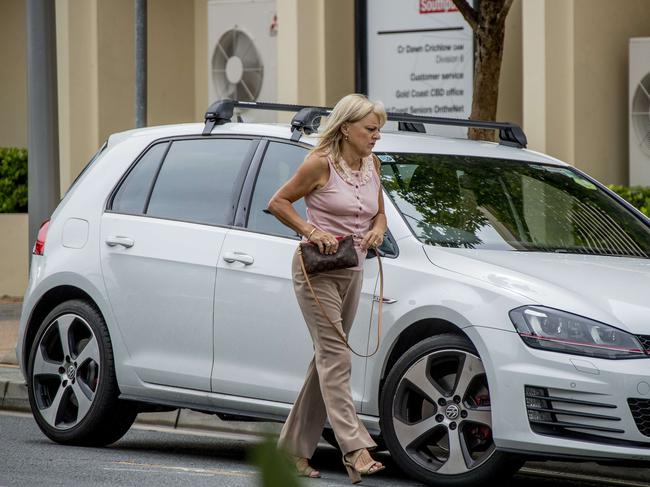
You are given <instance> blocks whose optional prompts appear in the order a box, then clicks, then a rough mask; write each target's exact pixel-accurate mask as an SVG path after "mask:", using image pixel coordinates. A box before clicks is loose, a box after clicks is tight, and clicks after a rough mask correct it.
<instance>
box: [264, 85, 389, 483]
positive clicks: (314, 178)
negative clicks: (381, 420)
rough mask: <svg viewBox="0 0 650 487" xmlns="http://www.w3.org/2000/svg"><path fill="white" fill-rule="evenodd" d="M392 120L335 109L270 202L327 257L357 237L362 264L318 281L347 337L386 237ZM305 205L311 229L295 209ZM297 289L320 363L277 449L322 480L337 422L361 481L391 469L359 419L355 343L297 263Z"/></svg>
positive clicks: (378, 110)
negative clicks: (382, 166)
mask: <svg viewBox="0 0 650 487" xmlns="http://www.w3.org/2000/svg"><path fill="white" fill-rule="evenodd" d="M385 122H386V112H385V110H384V108H383V106H382V105H381V104H378V103H373V102H371V101H369V100H368V99H367V98H366V97H365V96H363V95H357V94H352V95H347V96H345V97H344V98H342V99H341V100H340V101H339V102H338V103H337V104H336V106H335V107H334V109H333V110H332V113H331V114H330V116H329V117H328V120H327V124H326V126H325V128H324V130H323V133H322V136H321V139H320V142H319V143H318V145H317V146H316V147H315V148H314V149H313V150H312V151H311V152H310V153H309V154H308V156H307V157H306V158H305V160H304V162H303V163H302V164H301V165H300V167H299V168H298V169H297V171H296V173H295V174H294V175H293V177H292V178H291V179H289V181H287V182H286V183H285V184H284V186H282V187H281V188H280V189H279V190H278V191H277V192H276V193H275V195H274V196H273V198H271V201H270V202H269V206H268V207H269V210H270V211H271V213H273V214H274V215H275V216H276V217H277V218H278V219H279V220H280V221H281V222H282V223H284V224H285V225H287V226H289V227H291V228H292V229H294V230H295V231H296V232H298V233H299V234H300V235H303V236H304V238H305V239H306V240H309V241H310V242H313V243H314V244H315V245H317V246H318V249H319V251H320V252H321V253H325V254H334V253H336V251H337V250H338V241H337V239H336V237H339V236H345V235H350V234H352V235H354V243H355V249H356V251H357V254H358V257H359V265H358V266H357V267H353V268H348V269H338V270H335V271H329V272H323V273H319V274H315V275H313V276H310V280H311V284H312V286H313V288H314V291H315V293H316V294H317V296H318V298H319V300H320V301H321V304H322V305H323V307H324V308H325V310H326V313H327V316H328V317H329V319H330V320H331V321H332V323H334V324H335V325H336V326H337V327H340V328H339V330H340V331H342V332H343V333H344V334H345V335H346V336H347V333H348V332H349V330H350V327H351V326H352V323H353V321H354V316H355V314H356V310H357V305H358V303H359V295H360V293H361V284H362V272H363V263H364V261H365V258H366V252H367V249H368V248H369V247H374V246H377V245H379V244H381V242H382V241H383V238H384V233H385V231H386V216H385V215H384V200H383V196H382V192H381V183H380V179H379V161H378V159H377V158H376V156H374V155H373V154H372V149H373V147H374V145H375V143H376V142H377V140H379V138H380V135H379V129H380V128H381V127H382V126H383V125H384V123H385ZM303 197H304V198H305V203H306V205H307V221H305V220H303V219H302V218H301V217H300V216H299V215H298V213H297V212H296V210H295V209H294V208H293V206H292V203H293V202H295V201H297V200H299V199H300V198H303ZM292 276H293V285H294V290H295V293H296V297H297V299H298V304H299V305H300V309H301V310H302V313H303V316H304V318H305V321H306V323H307V327H308V329H309V333H310V334H311V337H312V341H313V343H314V358H313V359H312V361H311V363H310V364H309V368H308V370H307V376H306V378H305V383H304V384H303V386H302V389H301V391H300V394H299V395H298V398H297V400H296V403H295V404H294V406H293V408H292V410H291V413H290V414H289V417H288V418H287V422H286V423H285V424H284V427H283V429H282V432H281V433H280V439H279V441H278V446H279V447H280V448H282V449H283V450H285V451H286V452H288V453H289V454H290V455H292V457H293V459H294V461H295V466H296V470H297V472H298V474H299V475H303V476H306V477H312V478H314V477H320V473H319V472H318V471H316V470H315V469H313V468H312V467H311V466H310V465H309V458H311V456H312V454H313V453H314V450H315V449H316V444H317V443H318V440H319V438H320V435H321V433H322V431H323V425H324V423H325V419H326V418H329V422H330V425H331V426H332V429H333V430H334V435H335V436H336V439H337V442H338V444H339V446H340V447H341V451H342V452H343V463H344V465H345V467H346V469H347V471H348V474H349V475H350V478H351V480H352V481H353V482H354V483H356V482H359V481H360V480H361V478H360V475H361V474H363V475H369V474H373V473H376V472H378V471H379V470H382V469H383V468H384V466H383V465H382V464H381V463H380V462H377V461H374V460H373V459H372V457H371V456H370V454H369V453H368V450H367V449H368V448H374V447H376V446H377V445H376V444H375V442H374V441H373V440H372V438H371V437H370V435H369V434H368V431H367V430H366V428H365V427H364V425H363V424H362V423H361V421H360V420H359V418H358V417H357V414H356V411H355V408H354V403H353V402H352V395H351V392H350V369H351V360H350V352H349V350H348V348H347V344H346V343H345V342H344V341H343V340H342V338H341V336H340V335H339V334H338V333H337V331H336V330H335V329H334V327H333V326H332V324H330V322H329V321H328V320H327V318H326V317H325V316H323V313H322V312H321V311H320V308H319V307H317V306H316V304H315V300H314V298H313V295H312V294H311V292H310V291H309V289H308V286H307V283H306V280H305V277H304V275H303V273H302V270H301V267H300V261H299V256H298V254H297V253H296V254H294V257H293V263H292Z"/></svg>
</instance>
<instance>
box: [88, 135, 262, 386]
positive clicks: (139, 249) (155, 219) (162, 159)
mask: <svg viewBox="0 0 650 487" xmlns="http://www.w3.org/2000/svg"><path fill="white" fill-rule="evenodd" d="M257 143H258V141H257V140H253V139H250V138H248V139H247V138H202V139H186V140H174V141H166V142H162V143H158V144H155V145H153V146H152V147H151V148H150V149H149V150H147V151H146V152H145V153H144V155H143V156H142V157H141V158H140V159H139V160H138V161H137V163H136V164H135V165H134V166H133V167H132V168H131V170H130V171H129V173H128V175H127V176H126V178H124V180H123V182H122V183H121V184H120V186H119V187H118V189H117V190H116V192H115V193H114V196H113V197H112V198H111V200H110V202H109V205H108V209H107V211H106V212H105V213H104V215H103V217H102V224H101V263H102V272H103V275H104V281H105V284H106V289H107V292H108V296H109V299H110V302H111V305H112V308H113V311H114V314H115V317H116V319H117V322H118V326H119V329H120V332H121V334H122V337H123V339H124V342H125V344H126V348H127V350H128V352H129V356H130V357H129V365H130V366H131V367H133V369H134V370H135V372H136V373H137V375H138V376H139V378H140V379H141V380H143V381H144V382H147V383H152V384H159V385H165V386H174V387H182V388H189V389H196V390H204V391H209V390H210V373H211V370H212V353H213V336H212V334H213V299H214V285H215V276H216V263H217V258H218V255H219V251H220V249H221V245H222V243H223V239H224V236H225V234H226V233H227V231H228V228H229V227H230V225H231V224H232V219H233V214H234V208H235V206H236V202H237V199H238V197H239V188H240V186H241V183H242V181H243V178H244V175H245V170H246V167H245V165H246V164H247V163H248V162H249V161H250V158H251V156H252V153H253V151H254V148H255V146H256V145H257Z"/></svg>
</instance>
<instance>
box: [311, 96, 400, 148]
mask: <svg viewBox="0 0 650 487" xmlns="http://www.w3.org/2000/svg"><path fill="white" fill-rule="evenodd" d="M370 113H374V114H375V115H377V118H378V119H379V126H380V127H382V126H383V125H384V124H385V123H386V118H387V115H386V109H385V108H384V104H383V103H382V102H379V101H378V102H373V101H370V100H369V99H368V97H367V96H365V95H361V94H358V93H352V94H350V95H346V96H344V97H343V98H341V99H340V100H339V101H338V103H337V104H336V105H335V106H334V109H333V110H332V113H330V114H329V116H328V117H327V122H326V123H325V125H324V128H323V132H322V133H321V136H320V141H319V142H318V145H316V147H314V148H313V149H312V150H311V152H310V153H318V152H320V153H323V154H328V153H329V154H332V157H333V158H334V160H338V159H339V157H341V144H342V143H343V133H342V132H341V126H342V125H343V124H344V123H354V122H358V121H359V120H361V119H362V118H364V117H366V116H368V115H369V114H370Z"/></svg>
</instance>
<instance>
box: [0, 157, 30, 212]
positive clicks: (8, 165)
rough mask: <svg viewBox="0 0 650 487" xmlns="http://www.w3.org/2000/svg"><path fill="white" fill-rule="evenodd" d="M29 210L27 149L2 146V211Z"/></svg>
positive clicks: (0, 158)
mask: <svg viewBox="0 0 650 487" xmlns="http://www.w3.org/2000/svg"><path fill="white" fill-rule="evenodd" d="M25 212H27V151H26V150H25V149H16V148H13V147H5V148H3V147H0V213H25Z"/></svg>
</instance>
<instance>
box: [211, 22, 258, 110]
mask: <svg viewBox="0 0 650 487" xmlns="http://www.w3.org/2000/svg"><path fill="white" fill-rule="evenodd" d="M263 79H264V65H263V64H262V60H261V58H260V54H259V52H258V50H257V48H256V47H255V44H254V42H253V40H252V39H251V38H250V37H249V36H248V35H247V34H246V33H245V32H243V31H241V30H240V29H238V28H237V26H235V27H233V28H232V29H230V30H228V31H226V32H224V33H223V35H222V36H221V37H220V38H219V42H217V45H216V46H215V48H214V52H213V53H212V83H213V86H214V89H215V91H216V92H217V96H218V97H219V98H220V99H223V98H230V99H231V100H238V101H255V100H257V97H258V96H259V94H260V91H261V89H262V81H263Z"/></svg>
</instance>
